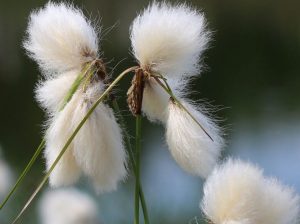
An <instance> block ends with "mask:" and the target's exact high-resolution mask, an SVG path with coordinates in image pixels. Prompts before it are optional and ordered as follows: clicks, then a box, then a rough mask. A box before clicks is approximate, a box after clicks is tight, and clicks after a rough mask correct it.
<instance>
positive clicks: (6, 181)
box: [0, 146, 13, 198]
mask: <svg viewBox="0 0 300 224" xmlns="http://www.w3.org/2000/svg"><path fill="white" fill-rule="evenodd" d="M12 182H13V174H12V171H11V169H10V167H9V166H8V164H7V163H6V162H5V161H4V160H3V159H2V156H1V146H0V198H2V196H4V195H5V194H6V193H7V192H8V190H9V188H10V187H11V185H12Z"/></svg>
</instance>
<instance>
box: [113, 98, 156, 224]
mask: <svg viewBox="0 0 300 224" xmlns="http://www.w3.org/2000/svg"><path fill="white" fill-rule="evenodd" d="M112 105H113V108H114V109H115V111H116V112H117V116H118V118H119V121H120V124H121V127H122V130H123V133H124V135H125V141H126V145H127V148H128V154H129V159H130V162H131V166H132V169H133V171H134V175H135V176H136V164H135V159H134V154H133V150H132V146H131V142H130V136H129V134H128V132H127V130H126V124H125V120H124V117H123V116H122V114H121V110H120V107H119V104H118V102H117V100H116V99H113V100H112ZM139 186H140V187H139V195H140V202H141V206H142V209H143V214H144V222H145V224H149V223H150V222H149V215H148V209H147V204H146V200H145V196H144V192H143V187H142V184H141V183H140V182H139Z"/></svg>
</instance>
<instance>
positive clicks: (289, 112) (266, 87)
mask: <svg viewBox="0 0 300 224" xmlns="http://www.w3.org/2000/svg"><path fill="white" fill-rule="evenodd" d="M149 2H150V1H143V0H128V1H120V0H118V1H117V0H109V1H108V0H106V1H104V0H98V1H96V0H86V1H74V3H75V4H76V5H77V6H80V7H82V8H83V10H84V12H85V13H86V15H88V16H91V18H97V19H101V23H102V25H103V29H109V28H110V27H112V26H114V28H113V29H111V31H110V32H109V33H108V34H107V35H105V36H104V37H103V40H102V42H101V48H102V50H103V52H104V59H105V60H106V61H110V64H109V66H110V67H111V68H113V67H114V66H115V65H116V64H117V63H118V62H119V61H121V60H123V61H122V62H121V63H120V64H119V65H118V66H117V67H116V69H115V73H114V74H115V75H117V74H118V73H119V72H121V71H122V70H124V69H125V68H127V67H128V66H132V65H134V64H135V62H134V60H133V59H132V57H131V55H130V54H129V50H130V42H129V26H130V23H131V21H132V20H133V19H134V18H135V16H136V15H137V13H138V12H139V11H140V10H141V9H143V8H144V7H146V6H147V5H148V3H149ZM187 2H188V3H190V4H192V5H193V6H195V7H197V8H199V9H201V10H203V11H204V12H205V14H206V16H207V19H208V21H209V27H210V29H211V30H213V31H214V40H213V42H212V44H211V47H210V49H209V50H208V51H207V52H206V58H205V63H206V65H207V69H206V71H204V72H203V74H202V76H201V78H199V79H197V80H195V82H194V87H193V90H194V91H195V94H193V96H192V97H193V98H194V99H205V100H207V101H209V102H211V103H212V104H213V105H217V106H221V108H224V109H222V110H219V111H218V112H217V115H218V116H219V117H221V118H222V125H223V126H224V127H225V128H226V133H227V136H226V139H227V147H226V151H225V153H224V156H226V155H233V156H236V157H240V158H243V159H245V160H250V161H252V162H255V163H258V164H259V165H260V166H261V167H263V168H264V169H265V172H266V173H267V174H269V175H273V176H275V177H278V178H279V179H281V180H282V181H283V182H284V183H285V184H288V185H291V186H294V187H295V188H296V189H297V191H298V192H300V172H299V170H300V162H299V161H300V137H299V136H300V102H299V101H300V100H299V99H300V60H299V59H300V14H299V9H300V1H296V0H294V1H293V0H285V1H283V0H281V1H280V0H265V1H259V0H243V1H237V0H226V1H224V0H195V1H187ZM45 3H46V1H37V0H27V1H17V0H10V1H4V0H0V97H1V104H0V105H1V106H0V108H1V109H0V119H1V120H0V145H1V146H2V148H3V154H4V157H5V158H6V161H7V162H8V163H9V164H10V166H11V167H12V169H13V171H14V173H15V176H17V175H18V174H19V173H20V172H21V170H22V168H24V167H25V165H26V163H27V162H28V161H29V159H30V157H31V155H32V154H33V152H34V149H35V148H36V147H37V145H38V143H39V141H40V139H41V124H42V122H43V119H44V114H43V111H42V110H41V109H40V108H39V107H38V105H37V103H36V102H35V101H34V95H33V89H34V86H35V83H36V81H37V80H38V77H39V70H38V68H37V65H36V64H35V63H34V62H33V61H31V60H30V59H29V58H28V57H27V56H26V55H25V52H24V50H23V49H22V47H21V43H22V39H23V38H24V34H25V30H26V25H27V19H28V15H29V14H30V12H31V10H33V9H36V8H38V7H41V6H43V5H44V4H45ZM128 85H129V80H125V81H123V82H122V84H121V85H120V86H119V87H118V89H119V90H118V93H119V96H120V101H121V102H122V103H121V105H122V109H123V110H124V113H125V115H126V118H127V123H128V124H129V132H130V133H134V130H133V122H134V120H133V119H132V118H131V117H130V116H129V115H130V114H129V112H128V111H127V107H126V104H125V97H124V94H125V93H126V89H127V88H128ZM143 144H144V146H145V147H144V149H143V161H142V169H143V172H142V175H143V177H142V179H143V185H144V186H145V193H146V198H147V201H148V204H149V205H148V206H149V213H150V217H151V220H152V223H158V224H159V223H163V224H168V223H170V224H171V223H172V224H177V223H178V224H179V223H180V224H182V223H196V220H197V219H200V217H201V213H200V210H199V208H198V204H199V200H200V199H201V194H202V181H201V180H199V179H198V178H195V177H191V176H189V175H188V174H186V173H184V172H183V171H181V170H180V169H179V167H178V166H177V165H176V164H175V162H174V161H173V160H172V159H171V157H170V155H169V153H168V151H167V149H166V146H165V143H164V130H163V128H162V127H161V126H159V125H155V124H150V123H149V122H148V121H146V120H145V121H144V129H143ZM43 172H44V161H43V160H42V159H40V160H39V162H38V163H37V164H36V165H35V166H34V169H33V171H32V172H31V173H30V175H29V176H28V177H27V178H26V181H25V182H24V183H23V184H22V186H21V188H20V189H19V190H18V192H17V194H16V195H15V196H14V197H13V198H12V200H11V201H10V202H9V203H8V205H7V208H6V209H5V210H4V211H1V212H0V223H1V224H2V223H8V220H11V219H12V217H13V216H14V215H16V212H17V211H19V210H20V209H21V207H22V206H23V204H24V203H25V200H26V199H27V198H28V197H29V196H30V194H31V193H32V191H33V190H34V187H35V186H36V185H37V184H38V181H39V179H40V178H41V177H42V175H43ZM132 180H133V179H132V178H131V177H130V178H129V179H128V182H127V183H126V184H123V185H122V186H120V188H119V191H118V192H114V193H110V194H105V195H100V196H97V195H95V194H94V192H93V190H92V189H91V188H90V187H89V185H88V184H86V183H84V182H82V183H80V184H79V186H78V187H79V188H82V189H84V190H85V191H89V192H90V194H91V195H92V196H93V197H95V199H97V200H99V207H100V216H101V219H102V220H103V221H104V223H107V224H115V223H125V224H126V223H132V221H131V220H132V214H133V206H132V205H133V201H132V198H133V183H132ZM37 201H38V200H36V201H35V203H34V204H33V205H32V207H31V208H30V209H29V210H28V211H27V212H26V215H25V216H24V218H23V220H22V221H21V223H30V224H35V223H40V221H39V220H38V214H37V212H36V207H37V206H38V203H37ZM199 223H200V222H199Z"/></svg>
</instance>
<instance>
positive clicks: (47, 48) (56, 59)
mask: <svg viewBox="0 0 300 224" xmlns="http://www.w3.org/2000/svg"><path fill="white" fill-rule="evenodd" d="M24 47H25V49H26V50H27V52H28V54H29V55H30V56H31V57H32V58H33V59H34V60H35V61H37V62H38V64H39V65H40V67H41V68H42V70H43V71H45V72H46V73H45V74H49V73H50V74H52V73H61V72H64V71H66V70H70V69H74V68H80V67H81V65H82V64H83V63H84V62H87V61H90V60H91V59H92V58H95V57H96V56H97V52H98V38H97V32H96V31H95V30H94V28H93V27H92V25H91V22H90V21H88V20H87V18H86V17H85V16H84V15H83V12H82V11H81V10H80V9H78V8H75V7H74V6H73V5H71V4H65V3H53V2H49V3H48V4H46V6H45V7H44V8H42V9H39V10H37V11H34V12H32V14H31V15H30V19H29V25H28V29H27V38H26V40H25V41H24Z"/></svg>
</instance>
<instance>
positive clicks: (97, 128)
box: [71, 84, 127, 193]
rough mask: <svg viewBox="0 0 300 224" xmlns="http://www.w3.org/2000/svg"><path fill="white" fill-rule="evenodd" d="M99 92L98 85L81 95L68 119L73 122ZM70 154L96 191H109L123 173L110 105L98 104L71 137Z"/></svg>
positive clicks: (118, 132)
mask: <svg viewBox="0 0 300 224" xmlns="http://www.w3.org/2000/svg"><path fill="white" fill-rule="evenodd" d="M101 94H102V90H101V89H99V86H98V84H96V85H94V86H91V87H90V88H89V89H88V91H87V92H86V93H84V94H83V95H82V97H81V101H80V102H79V104H78V106H77V107H76V108H75V110H74V115H73V118H72V120H71V122H72V123H74V124H76V123H79V121H80V120H81V119H82V118H83V116H84V115H85V114H86V113H87V111H88V110H89V109H90V107H91V105H92V104H93V103H94V102H95V100H96V99H97V98H98V97H99V96H100V95H101ZM74 155H75V158H76V160H77V162H78V164H79V166H80V167H81V168H82V170H83V172H84V173H85V174H86V175H88V176H89V177H90V179H91V180H92V182H93V184H94V187H95V189H96V191H97V192H98V193H101V192H105V191H112V190H115V189H116V188H117V184H118V182H119V181H120V180H124V179H125V177H126V176H127V171H126V168H125V165H126V161H127V160H126V159H127V156H126V151H125V148H124V145H123V138H122V131H121V129H120V127H119V125H118V123H117V121H116V118H115V116H114V114H113V111H112V110H111V108H109V107H108V106H107V105H105V104H100V105H98V107H97V108H96V109H95V111H94V112H93V114H92V115H91V116H90V118H89V119H88V120H87V121H86V123H85V124H84V126H83V127H82V129H81V130H80V131H79V133H78V134H77V136H76V137H75V139H74Z"/></svg>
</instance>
